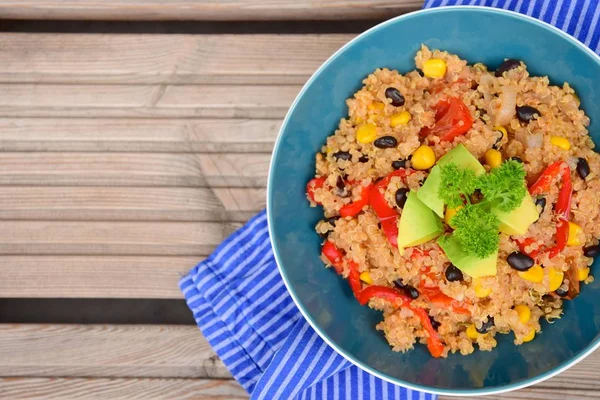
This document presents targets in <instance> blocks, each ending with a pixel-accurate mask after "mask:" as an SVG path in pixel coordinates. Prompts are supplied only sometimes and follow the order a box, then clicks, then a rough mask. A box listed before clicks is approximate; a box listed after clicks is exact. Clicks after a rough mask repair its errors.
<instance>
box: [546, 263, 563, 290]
mask: <svg viewBox="0 0 600 400" xmlns="http://www.w3.org/2000/svg"><path fill="white" fill-rule="evenodd" d="M564 276H565V273H564V272H563V271H560V270H556V269H554V268H550V269H549V270H548V281H549V285H548V291H550V292H554V291H555V290H556V289H558V288H559V287H560V285H562V282H563V278H564Z"/></svg>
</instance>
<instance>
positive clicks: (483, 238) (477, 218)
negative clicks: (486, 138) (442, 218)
mask: <svg viewBox="0 0 600 400" xmlns="http://www.w3.org/2000/svg"><path fill="white" fill-rule="evenodd" d="M476 190H479V191H480V192H481V194H482V196H483V198H482V199H481V201H479V202H478V203H475V204H472V202H471V195H473V193H475V191H476ZM526 194H527V188H526V186H525V170H524V169H523V166H522V165H521V164H520V163H519V162H517V161H514V160H507V161H505V162H504V163H502V165H501V166H499V167H498V168H495V169H493V170H492V171H491V172H490V173H488V174H483V175H481V176H479V177H477V176H475V173H474V172H473V171H471V170H470V169H468V168H460V167H458V166H457V165H456V164H453V163H449V164H445V165H443V166H441V174H440V186H439V189H438V196H439V197H440V199H442V201H443V202H444V203H445V204H446V205H447V206H448V207H451V208H458V207H462V208H460V210H458V212H457V213H456V215H455V216H454V217H453V218H452V220H451V221H450V222H451V224H452V227H453V228H454V231H453V232H452V234H451V235H452V236H454V237H455V238H456V239H457V240H458V241H459V242H460V244H461V246H462V248H463V249H464V250H465V251H466V252H467V253H469V254H472V255H474V256H476V257H477V258H482V259H483V258H486V257H488V256H490V255H491V254H493V253H494V252H496V250H497V249H498V243H499V236H498V227H499V225H500V221H499V220H498V218H497V217H496V216H495V215H494V214H492V213H491V212H490V209H491V207H497V208H498V209H499V210H501V211H504V212H510V211H513V210H515V209H516V208H518V207H519V205H520V204H521V202H522V201H523V198H524V197H525V195H526ZM441 240H444V239H443V238H441Z"/></svg>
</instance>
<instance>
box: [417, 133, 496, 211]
mask: <svg viewBox="0 0 600 400" xmlns="http://www.w3.org/2000/svg"><path fill="white" fill-rule="evenodd" d="M450 163H455V164H456V165H458V166H459V167H462V168H468V169H470V170H472V171H473V172H475V175H478V176H479V175H483V174H485V168H483V165H481V163H480V162H479V161H478V160H477V159H476V158H475V157H474V156H473V154H471V153H470V152H469V150H467V148H466V147H465V146H463V145H462V144H458V145H457V146H456V147H455V148H453V149H452V150H450V151H449V152H448V153H446V154H445V155H444V156H443V157H442V158H440V159H439V160H438V162H437V164H436V165H435V166H434V167H433V168H432V169H431V173H430V174H429V176H428V177H427V179H426V180H425V183H423V186H422V187H421V189H419V192H418V196H419V199H420V200H421V201H422V202H423V203H425V204H426V205H427V207H429V208H431V209H432V210H433V211H434V212H435V213H436V214H437V215H439V217H440V218H444V202H443V201H442V199H440V198H439V196H438V189H439V187H440V180H441V176H440V174H441V170H440V167H441V166H442V165H444V164H450Z"/></svg>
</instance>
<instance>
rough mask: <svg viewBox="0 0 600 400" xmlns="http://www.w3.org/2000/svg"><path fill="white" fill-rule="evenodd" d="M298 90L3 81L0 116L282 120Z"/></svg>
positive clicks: (288, 87)
mask: <svg viewBox="0 0 600 400" xmlns="http://www.w3.org/2000/svg"><path fill="white" fill-rule="evenodd" d="M0 66H1V64H0ZM299 91H300V85H255V84H252V85H123V84H115V85H73V84H30V83H14V84H10V83H3V84H0V92H2V94H3V95H2V96H0V117H77V118H88V117H120V118H123V117H127V118H130V117H145V118H174V117H175V118H194V117H206V118H282V117H284V116H285V114H286V112H287V110H288V108H289V106H290V105H291V103H292V101H293V100H294V98H295V97H296V95H297V94H298V92H299Z"/></svg>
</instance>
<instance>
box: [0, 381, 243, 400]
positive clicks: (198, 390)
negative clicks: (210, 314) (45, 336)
mask: <svg viewBox="0 0 600 400" xmlns="http://www.w3.org/2000/svg"><path fill="white" fill-rule="evenodd" d="M0 396H2V397H3V398H7V399H15V400H21V399H27V400H47V399H57V400H58V399H60V400H62V399H80V400H105V399H128V400H130V399H139V400H154V399H156V400H158V399H161V400H163V399H178V400H246V399H248V394H247V393H246V392H245V391H244V389H243V388H242V387H241V386H240V385H239V384H238V383H237V382H236V381H234V380H228V379H139V378H130V379H127V378H117V379H97V378H96V379H89V378H87V379H86V378H4V379H1V378H0Z"/></svg>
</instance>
